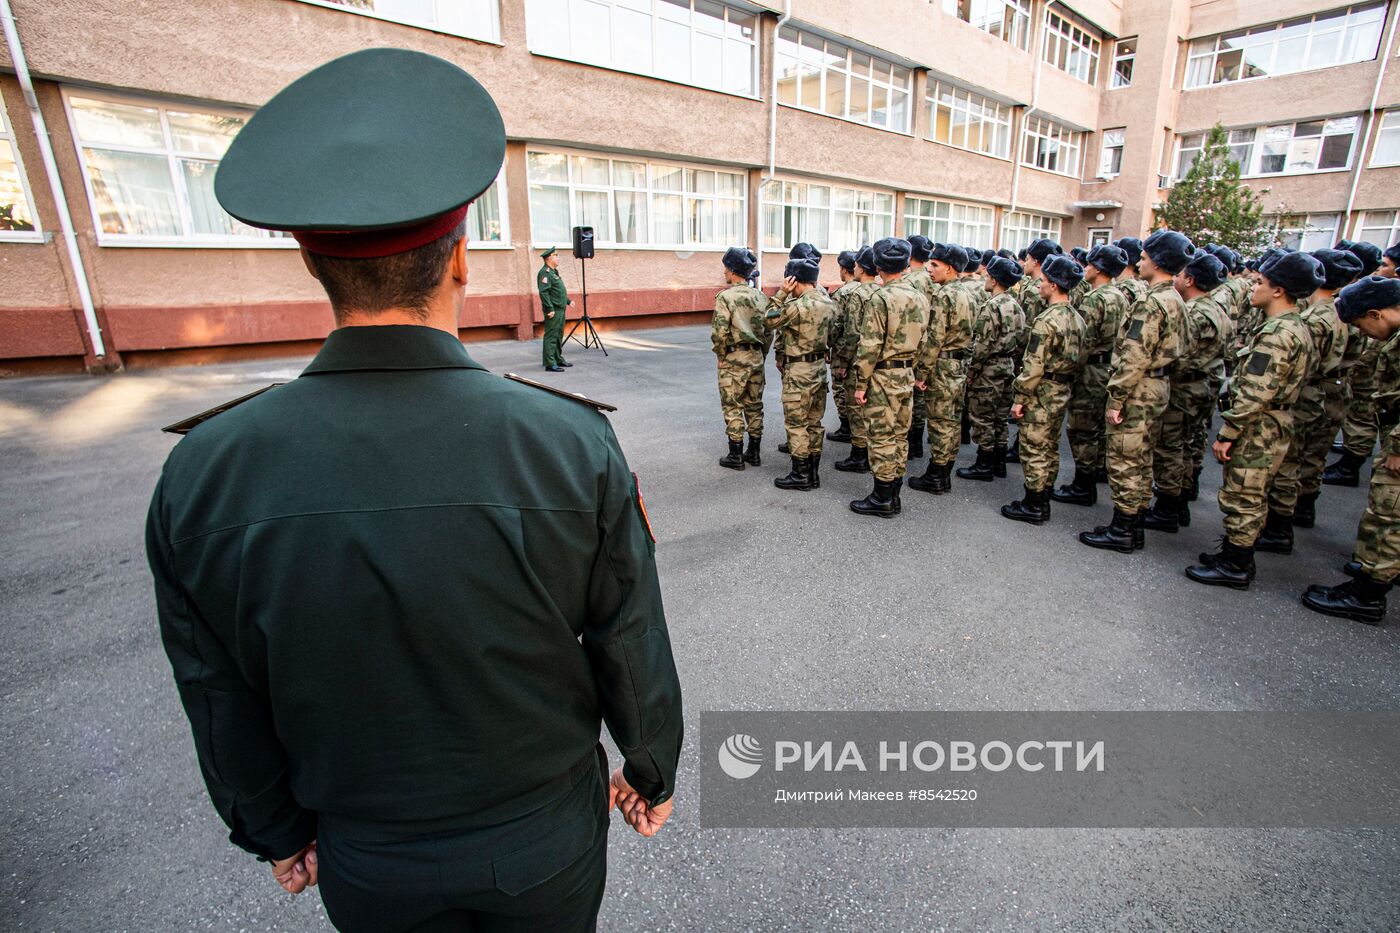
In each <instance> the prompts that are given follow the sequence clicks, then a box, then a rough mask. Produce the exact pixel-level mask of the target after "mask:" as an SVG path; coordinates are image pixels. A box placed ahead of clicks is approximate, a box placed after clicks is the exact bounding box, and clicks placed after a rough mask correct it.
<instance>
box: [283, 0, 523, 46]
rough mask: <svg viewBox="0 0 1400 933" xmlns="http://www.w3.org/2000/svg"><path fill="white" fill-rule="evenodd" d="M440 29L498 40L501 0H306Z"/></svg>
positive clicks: (425, 27) (306, 1)
mask: <svg viewBox="0 0 1400 933" xmlns="http://www.w3.org/2000/svg"><path fill="white" fill-rule="evenodd" d="M302 2H303V3H311V4H314V5H316V6H327V7H333V8H335V9H338V10H345V11H347V12H350V13H359V14H360V15H362V16H373V17H374V18H376V19H384V20H389V21H390V22H394V23H404V24H406V25H409V26H420V27H422V28H424V29H432V30H434V31H436V32H446V33H451V34H452V35H454V36H466V37H467V38H468V39H482V40H485V41H487V42H498V41H500V37H501V28H500V22H499V18H500V12H499V10H498V7H497V0H302Z"/></svg>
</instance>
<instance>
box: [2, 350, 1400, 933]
mask: <svg viewBox="0 0 1400 933" xmlns="http://www.w3.org/2000/svg"><path fill="white" fill-rule="evenodd" d="M605 340H606V341H607V344H608V348H609V350H610V352H611V355H610V356H609V357H607V358H606V359H605V358H604V357H603V356H602V354H601V353H600V352H598V351H596V350H593V351H584V350H581V349H579V348H578V347H576V346H574V345H572V344H571V345H570V347H569V349H568V353H569V357H570V359H571V360H572V361H573V362H574V363H575V364H576V366H575V368H573V369H571V370H569V371H568V372H566V373H564V374H561V375H556V376H547V374H541V373H540V372H539V344H538V343H513V342H508V343H490V344H475V345H472V346H470V347H469V348H468V349H469V350H470V352H471V353H472V354H473V355H474V356H475V357H476V358H477V359H478V360H480V361H481V362H483V363H484V364H485V365H487V366H489V367H490V368H492V369H493V370H495V371H497V372H505V371H516V372H520V373H522V374H524V375H528V376H531V377H535V378H539V377H541V376H547V378H548V379H549V381H551V382H553V383H556V384H558V385H561V386H565V387H568V388H570V389H575V390H578V391H581V392H583V393H585V394H587V395H590V396H592V397H594V398H597V399H600V400H603V401H608V402H611V403H613V404H616V405H617V406H618V407H619V411H618V412H617V413H616V414H615V415H613V416H612V419H613V422H614V424H615V425H616V428H617V433H618V435H619V437H620V438H621V441H622V444H623V447H624V449H625V450H626V452H627V454H628V457H629V460H630V461H631V465H632V468H633V469H634V470H635V471H636V472H637V473H638V474H639V475H640V477H641V483H642V489H643V492H644V494H645V495H646V499H647V505H648V508H649V511H650V514H651V520H652V524H653V526H654V528H655V530H656V534H657V536H658V539H659V544H658V549H657V558H658V561H659V564H660V570H661V576H662V584H663V589H664V593H665V597H666V603H667V606H668V618H669V622H670V628H671V634H672V640H673V643H674V646H675V654H676V659H677V663H678V665H679V668H680V674H681V680H682V683H683V685H684V687H685V690H686V694H685V701H686V708H687V712H688V713H689V714H690V716H689V719H690V720H691V725H690V727H689V741H688V742H687V748H686V751H685V755H684V757H683V759H682V772H681V776H680V780H679V788H678V792H677V794H676V815H675V817H674V818H673V820H672V822H671V823H670V824H669V825H668V826H667V827H666V828H665V830H664V831H663V832H662V833H661V835H660V836H658V837H657V838H655V839H652V840H644V839H642V838H641V837H639V836H636V835H635V834H633V833H631V831H630V830H627V829H626V827H625V826H624V825H623V824H622V823H621V821H620V820H615V821H614V826H613V829H612V849H611V857H610V865H609V869H610V871H609V886H608V893H607V896H606V898H605V900H604V905H603V914H602V918H601V922H600V928H601V929H604V930H629V931H631V930H637V931H652V930H716V931H719V930H724V931H728V930H762V931H776V930H924V931H928V930H972V929H977V930H1032V929H1033V930H1085V931H1090V930H1094V931H1097V930H1110V929H1114V930H1119V929H1121V930H1168V929H1170V930H1193V931H1194V930H1260V931H1270V933H1273V931H1295V930H1296V931H1316V930H1322V929H1328V930H1366V931H1380V930H1394V929H1400V833H1396V832H1322V831H1262V830H1260V831H1226V830H1194V831H1100V830H1092V831H1091V830H1074V831H1066V830H1021V831H1010V830H958V831H945V830H923V831H912V832H911V831H895V830H879V831H875V830H845V831H817V830H787V831H759V830H723V831H721V830H702V829H700V827H699V820H698V807H699V804H700V801H699V790H698V786H697V784H698V782H697V779H696V773H697V771H698V761H699V755H700V754H702V750H700V749H698V748H697V747H696V746H695V744H694V736H695V735H696V733H697V732H698V713H699V711H701V710H705V709H790V710H803V709H832V710H841V709H869V710H875V709H896V710H897V709H917V710H922V709H967V710H1020V709H1050V710H1059V709H1064V710H1227V709H1249V710H1268V709H1363V708H1385V709H1394V708H1396V707H1397V706H1398V705H1400V607H1396V608H1394V609H1393V610H1392V620H1391V621H1390V623H1389V625H1388V626H1387V627H1385V628H1380V629H1375V628H1370V627H1366V626H1362V625H1357V624H1353V623H1348V622H1343V621H1340V620H1336V619H1329V618H1325V617H1322V616H1318V615H1314V614H1313V613H1310V612H1308V611H1307V610H1305V609H1303V608H1302V607H1301V606H1300V605H1299V604H1298V601H1297V599H1298V593H1299V591H1300V590H1301V589H1302V588H1303V587H1304V586H1305V585H1306V584H1307V583H1309V582H1313V581H1335V580H1336V579H1339V576H1338V573H1337V569H1336V568H1337V567H1338V566H1339V565H1340V564H1341V563H1342V562H1343V561H1344V560H1346V558H1347V557H1348V555H1349V553H1350V548H1351V542H1352V535H1353V534H1354V531H1355V527H1356V519H1357V517H1358V515H1359V514H1360V511H1361V509H1362V507H1363V503H1364V493H1365V490H1364V489H1358V490H1349V489H1337V488H1335V487H1327V489H1326V492H1325V494H1324V495H1323V497H1322V499H1321V501H1320V502H1319V505H1318V524H1317V527H1316V528H1314V529H1312V530H1300V531H1299V533H1298V543H1299V547H1298V550H1297V552H1296V553H1295V554H1294V555H1293V556H1292V557H1279V556H1274V555H1261V557H1260V558H1259V573H1258V578H1257V580H1256V582H1255V585H1254V588H1253V589H1252V590H1251V591H1250V592H1247V593H1239V592H1234V591H1229V590H1212V589H1207V588H1203V587H1199V586H1197V585H1195V584H1192V583H1190V582H1189V581H1187V580H1186V579H1185V577H1183V576H1182V573H1181V570H1182V567H1183V566H1185V565H1186V564H1187V563H1189V562H1192V561H1193V560H1194V558H1195V554H1196V553H1197V552H1198V551H1200V550H1202V549H1208V548H1210V547H1212V546H1213V545H1214V542H1215V540H1216V538H1217V537H1218V536H1219V534H1220V517H1219V512H1218V510H1217V509H1216V507H1215V504H1214V492H1215V489H1216V487H1217V485H1218V478H1219V472H1218V469H1208V470H1207V472H1206V475H1205V482H1204V488H1203V495H1202V499H1201V501H1200V502H1199V503H1197V504H1196V507H1195V510H1194V515H1195V521H1194V522H1193V524H1192V526H1191V527H1190V528H1189V529H1185V530H1183V532H1182V533H1181V534H1177V535H1171V536H1164V535H1155V534H1152V533H1149V536H1148V547H1147V550H1146V551H1145V552H1142V553H1139V554H1136V555H1133V556H1122V555H1117V554H1112V553H1106V552H1101V551H1093V550H1090V549H1088V548H1085V547H1083V546H1081V545H1080V544H1079V543H1078V542H1077V541H1076V540H1075V538H1074V534H1075V532H1078V531H1080V530H1082V529H1084V528H1087V527H1092V525H1093V524H1101V523H1104V522H1106V521H1107V519H1108V516H1109V512H1110V507H1109V505H1108V504H1107V503H1106V502H1105V503H1104V504H1101V505H1099V506H1097V507H1095V508H1092V509H1083V508H1075V507H1071V506H1061V505H1059V504H1056V505H1055V506H1054V517H1053V518H1052V520H1051V522H1050V523H1049V524H1048V525H1045V526H1043V527H1039V528H1034V527H1031V526H1027V525H1020V524H1016V523H1012V522H1008V521H1006V520H1004V519H1002V518H1001V517H1000V515H999V514H998V513H997V506H999V505H1000V504H1001V503H1003V502H1005V501H1008V500H1009V499H1010V498H1013V497H1015V496H1017V495H1019V489H1020V486H1019V470H1018V468H1016V467H1014V466H1013V467H1012V468H1011V470H1010V472H1011V476H1010V477H1009V478H1008V479H1007V480H1003V481H1000V482H998V483H996V484H977V483H966V482H955V485H954V488H953V492H952V494H951V495H947V496H943V497H939V498H934V497H931V496H926V495H923V494H920V493H917V492H909V491H907V490H906V492H905V494H904V502H905V508H904V515H903V516H902V517H901V518H900V519H898V520H895V521H879V520H873V519H860V518H857V517H856V516H854V515H852V514H851V513H850V512H849V511H848V509H847V508H846V502H847V500H849V499H851V498H854V497H856V496H859V495H863V494H864V493H865V492H866V491H867V490H868V488H869V478H868V477H866V476H852V475H847V474H840V473H836V472H834V471H832V470H830V469H829V468H825V469H824V472H823V477H822V479H823V487H822V489H821V490H819V491H815V492H810V493H784V492H781V491H780V490H777V489H775V488H774V487H773V485H772V479H773V477H775V476H778V475H780V473H781V472H786V460H785V458H782V457H780V456H779V455H778V454H777V453H776V451H775V450H774V448H775V447H776V444H777V442H778V439H779V437H780V431H779V430H778V428H779V426H780V424H781V413H780V408H779V405H778V387H777V383H776V379H775V378H772V374H771V372H770V382H769V388H768V393H767V404H768V413H769V416H770V419H771V421H770V423H771V424H772V428H770V431H769V435H770V437H769V438H768V439H767V442H766V443H767V450H765V464H764V466H763V467H762V468H761V469H757V470H755V469H752V468H751V469H749V470H746V471H745V472H743V473H734V472H731V471H728V470H724V469H721V468H719V467H718V466H716V465H715V460H716V458H718V457H719V456H721V455H722V454H723V452H724V435H723V429H722V422H721V420H720V417H719V411H718V402H717V394H716V390H715V381H714V374H715V365H714V357H713V356H712V354H711V353H710V352H709V339H708V333H707V331H706V330H704V329H702V328H674V329H660V330H652V331H634V332H627V333H617V334H609V335H605ZM303 365H305V360H302V359H288V360H270V361H259V362H251V363H241V364H228V365H219V366H210V367H204V368H197V369H169V370H160V371H151V372H140V373H132V374H127V375H122V376H117V377H110V378H101V379H97V378H43V379H22V380H11V381H6V382H0V748H3V755H0V762H3V763H0V813H3V839H2V841H0V860H2V861H3V865H4V872H3V880H0V929H6V930H9V929H13V930H43V931H49V930H63V931H70V930H71V931H87V930H92V931H165V930H170V931H185V930H219V931H242V930H247V931H262V930H319V929H329V924H327V923H326V921H325V919H324V914H323V912H322V911H321V908H320V902H319V898H317V897H316V896H315V895H314V894H311V895H303V896H301V897H296V898H293V897H291V896H288V895H285V894H283V893H282V892H281V891H280V890H279V889H278V888H276V886H275V885H274V884H273V882H272V880H271V878H270V876H269V873H268V871H267V868H266V867H265V866H264V865H261V864H259V863H257V862H255V861H254V860H253V859H252V858H251V857H249V856H246V855H244V854H243V853H241V852H239V851H238V850H235V849H234V848H233V847H232V846H230V845H229V844H228V843H227V842H226V830H225V829H224V827H223V825H222V824H221V823H220V822H219V820H218V818H217V816H216V815H215V814H214V811H213V809H212V808H211V807H210V806H209V804H208V802H207V800H206V798H205V795H204V790H203V786H202V784H201V783H200V781H199V775H198V770H197V768H196V765H195V761H194V755H193V748H192V745H191V742H190V737H189V732H188V728H187V726H186V723H185V721H184V718H183V716H182V714H181V712H180V709H179V705H178V702H177V698H176V693H175V690H174V687H173V685H172V682H171V676H170V671H169V667H168V665H167V664H166V661H165V657H164V654H163V653H162V650H161V647H160V643H159V639H158V636H157V630H156V624H155V619H154V614H153V607H152V598H151V592H150V579H149V574H148V572H147V569H146V565H145V557H144V553H143V545H142V525H143V521H144V515H145V510H146V505H147V501H148V497H149V495H150V491H151V488H152V486H153V484H154V483H155V479H156V476H157V474H158V473H159V470H160V466H161V463H162V461H163V459H164V457H165V455H166V453H167V452H168V450H169V449H170V447H171V446H172V445H173V443H174V438H172V437H170V436H169V435H163V434H160V433H159V430H158V429H159V427H160V426H161V425H163V424H167V423H169V422H171V421H174V420H176V419H177V418H180V417H182V416H185V415H188V414H192V413H194V412H196V411H200V410H202V409H204V408H207V407H209V406H211V405H213V404H215V403H217V402H220V401H223V400H226V399H229V398H232V397H234V396H237V395H241V394H244V393H245V392H248V391H251V390H252V389H254V388H257V387H260V386H262V385H265V384H267V383H268V382H272V381H284V380H286V379H288V378H291V377H293V376H294V375H295V374H296V373H297V372H298V371H299V370H300V368H301V367H302V366H303ZM828 423H829V424H832V425H834V424H835V414H834V412H829V413H828ZM833 449H835V450H839V451H840V452H841V453H842V454H844V452H845V449H846V448H845V446H844V445H833ZM970 451H971V448H964V454H963V457H962V458H961V460H962V462H966V461H967V460H969V459H970V457H971V452H970ZM832 459H834V458H832V457H829V456H828V457H827V458H826V460H827V462H828V463H829V462H830V461H831V460H832ZM1063 462H1064V463H1065V465H1066V467H1068V466H1069V459H1068V455H1067V453H1066V454H1065V456H1064V458H1063ZM921 467H922V464H920V468H921ZM558 468H559V469H560V470H561V471H565V470H568V469H569V464H567V463H560V464H559V465H558ZM267 481H268V482H276V477H274V476H269V477H267ZM704 753H705V754H709V753H710V752H709V751H704ZM615 760H616V757H615ZM1337 778H1338V780H1345V779H1346V775H1338V776H1337Z"/></svg>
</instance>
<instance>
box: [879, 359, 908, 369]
mask: <svg viewBox="0 0 1400 933" xmlns="http://www.w3.org/2000/svg"><path fill="white" fill-rule="evenodd" d="M913 366H914V361H913V360H881V361H880V362H878V363H876V364H875V368H876V369H911V368H913Z"/></svg>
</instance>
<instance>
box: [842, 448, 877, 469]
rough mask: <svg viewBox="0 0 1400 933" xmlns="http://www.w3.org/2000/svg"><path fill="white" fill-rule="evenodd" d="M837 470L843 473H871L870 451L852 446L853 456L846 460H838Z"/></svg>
mask: <svg viewBox="0 0 1400 933" xmlns="http://www.w3.org/2000/svg"><path fill="white" fill-rule="evenodd" d="M836 469H837V470H839V471H840V472H842V473H869V472H870V451H869V450H868V449H867V448H865V447H857V446H856V445H855V444H852V445H851V455H850V456H849V457H847V458H846V459H845V460H837V461H836Z"/></svg>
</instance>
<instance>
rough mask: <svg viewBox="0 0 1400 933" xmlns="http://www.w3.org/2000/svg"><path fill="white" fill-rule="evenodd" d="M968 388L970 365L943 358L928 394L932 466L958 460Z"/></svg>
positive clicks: (929, 446) (927, 407) (925, 403)
mask: <svg viewBox="0 0 1400 933" xmlns="http://www.w3.org/2000/svg"><path fill="white" fill-rule="evenodd" d="M966 388H967V363H965V362H964V361H962V360H953V359H948V358H946V357H940V358H939V360H938V362H937V363H936V364H935V368H934V370H933V375H932V377H930V379H929V381H928V388H927V389H926V390H925V391H924V406H925V411H926V412H927V414H928V450H929V453H928V456H929V462H930V463H952V462H953V461H954V460H956V459H957V457H958V448H959V447H961V446H962V413H963V391H964V390H965V389H966Z"/></svg>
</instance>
